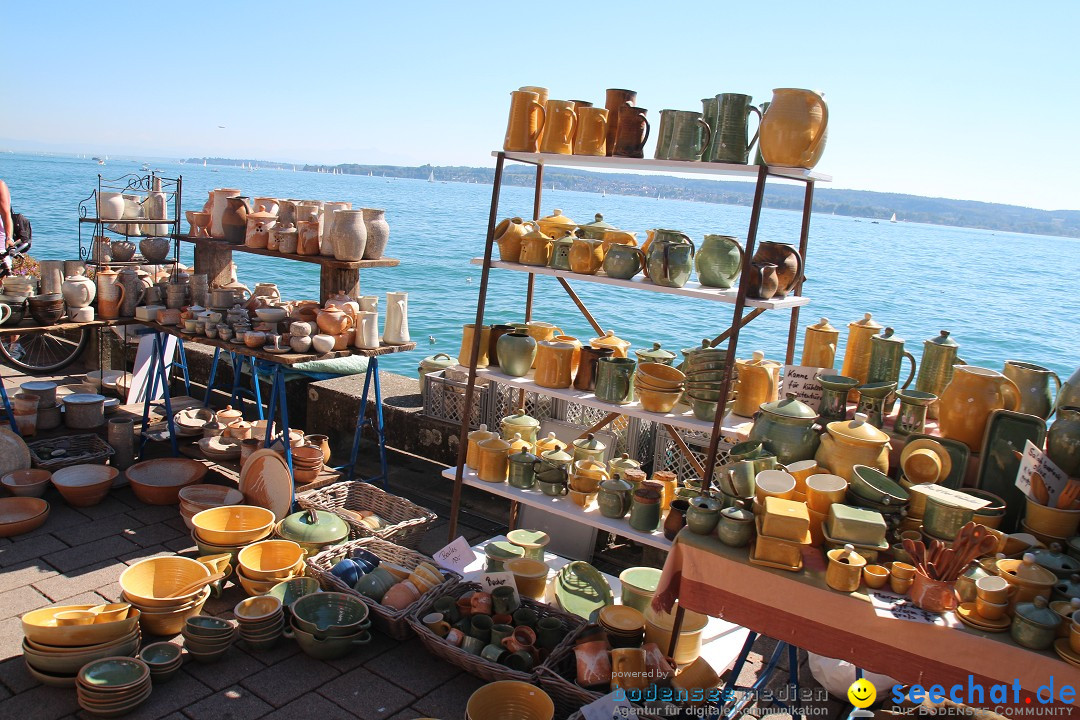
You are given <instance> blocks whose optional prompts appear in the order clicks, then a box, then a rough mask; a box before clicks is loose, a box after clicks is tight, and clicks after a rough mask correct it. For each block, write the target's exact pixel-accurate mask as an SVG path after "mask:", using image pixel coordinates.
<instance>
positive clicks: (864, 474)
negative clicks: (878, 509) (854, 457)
mask: <svg viewBox="0 0 1080 720" xmlns="http://www.w3.org/2000/svg"><path fill="white" fill-rule="evenodd" d="M851 491H852V492H854V493H855V494H856V495H858V496H859V497H861V498H863V499H864V500H869V501H871V502H874V503H885V502H886V501H888V502H889V503H891V504H893V505H902V504H904V503H906V502H907V501H908V497H909V495H908V492H907V491H906V490H904V488H902V487H900V486H899V485H897V484H896V483H895V482H893V481H892V479H891V478H889V476H888V475H886V474H885V473H883V472H881V471H880V470H878V469H876V468H872V467H869V466H868V465H855V466H854V467H853V468H852V472H851Z"/></svg>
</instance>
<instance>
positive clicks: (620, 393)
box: [596, 357, 637, 405]
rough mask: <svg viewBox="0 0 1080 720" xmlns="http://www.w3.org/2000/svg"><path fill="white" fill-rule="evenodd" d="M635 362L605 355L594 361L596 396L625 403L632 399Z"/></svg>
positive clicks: (603, 399)
mask: <svg viewBox="0 0 1080 720" xmlns="http://www.w3.org/2000/svg"><path fill="white" fill-rule="evenodd" d="M636 367H637V362H635V361H634V360H631V359H630V358H625V357H605V358H600V359H599V360H597V361H596V398H597V399H598V400H602V401H604V402H609V403H615V404H617V405H625V404H627V403H630V402H633V401H634V384H633V377H634V370H635V369H636Z"/></svg>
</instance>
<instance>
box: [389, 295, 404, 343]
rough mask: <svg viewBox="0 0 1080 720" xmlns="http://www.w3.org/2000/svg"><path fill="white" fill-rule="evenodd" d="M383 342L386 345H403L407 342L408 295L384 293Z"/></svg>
mask: <svg viewBox="0 0 1080 720" xmlns="http://www.w3.org/2000/svg"><path fill="white" fill-rule="evenodd" d="M383 342H384V343H386V344H387V345H404V344H405V343H407V342H410V340H409V293H406V292H388V293H386V325H385V326H384V327H383Z"/></svg>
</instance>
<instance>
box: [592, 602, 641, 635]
mask: <svg viewBox="0 0 1080 720" xmlns="http://www.w3.org/2000/svg"><path fill="white" fill-rule="evenodd" d="M598 619H599V620H600V624H601V625H603V626H604V627H606V628H610V629H612V630H615V631H616V632H617V633H636V632H640V631H642V630H644V629H645V616H644V615H642V614H641V612H640V611H638V610H635V609H634V608H632V607H629V606H628V605H606V606H604V607H602V608H600V610H599V614H598Z"/></svg>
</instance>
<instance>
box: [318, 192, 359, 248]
mask: <svg viewBox="0 0 1080 720" xmlns="http://www.w3.org/2000/svg"><path fill="white" fill-rule="evenodd" d="M351 209H352V203H348V202H327V203H323V224H322V230H321V232H320V233H319V254H320V255H324V256H326V257H334V258H337V259H338V260H341V258H338V257H337V252H336V250H335V248H334V235H333V233H334V223H335V222H337V213H339V212H341V211H342V210H351Z"/></svg>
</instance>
